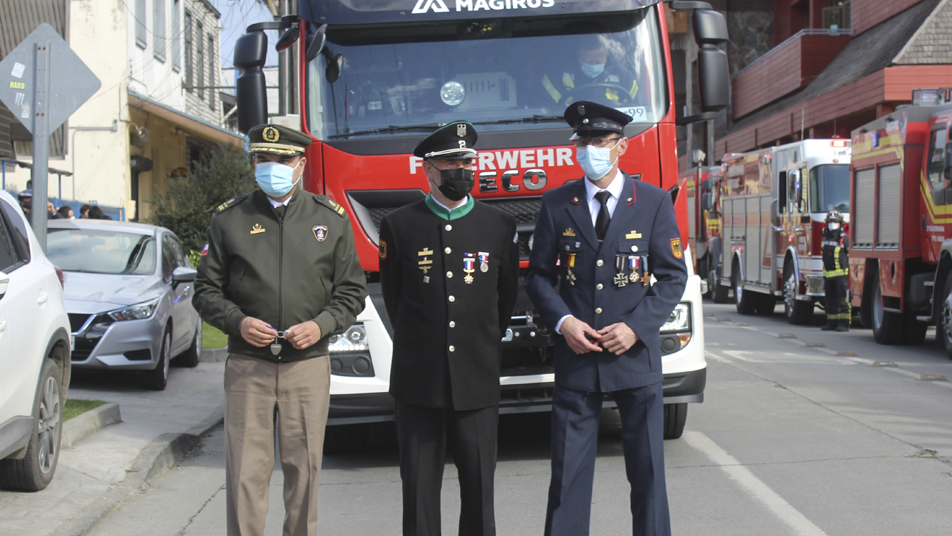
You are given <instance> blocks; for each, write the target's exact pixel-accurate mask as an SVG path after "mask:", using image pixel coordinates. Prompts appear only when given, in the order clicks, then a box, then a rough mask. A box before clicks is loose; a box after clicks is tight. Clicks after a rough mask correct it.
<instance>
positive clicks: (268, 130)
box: [261, 127, 281, 143]
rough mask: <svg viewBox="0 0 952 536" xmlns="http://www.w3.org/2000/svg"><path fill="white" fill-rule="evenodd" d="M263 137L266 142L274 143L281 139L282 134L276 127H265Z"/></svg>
mask: <svg viewBox="0 0 952 536" xmlns="http://www.w3.org/2000/svg"><path fill="white" fill-rule="evenodd" d="M261 136H262V137H263V138H264V141H267V142H271V143H274V142H276V141H278V140H279V139H280V138H281V133H280V132H278V129H276V128H274V127H265V129H264V130H263V131H262V132H261Z"/></svg>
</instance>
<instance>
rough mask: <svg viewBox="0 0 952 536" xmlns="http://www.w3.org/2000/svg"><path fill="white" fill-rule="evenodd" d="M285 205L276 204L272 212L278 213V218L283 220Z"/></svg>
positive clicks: (286, 207)
mask: <svg viewBox="0 0 952 536" xmlns="http://www.w3.org/2000/svg"><path fill="white" fill-rule="evenodd" d="M287 210H288V206H287V205H278V206H276V207H274V212H275V213H276V214H277V215H278V219H279V220H282V221H284V213H285V212H287Z"/></svg>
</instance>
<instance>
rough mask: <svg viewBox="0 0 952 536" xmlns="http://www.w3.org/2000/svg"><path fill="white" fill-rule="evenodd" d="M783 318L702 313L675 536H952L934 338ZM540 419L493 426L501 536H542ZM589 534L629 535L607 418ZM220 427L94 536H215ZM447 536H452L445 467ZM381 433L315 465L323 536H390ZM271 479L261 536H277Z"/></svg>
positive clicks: (452, 480) (942, 359) (387, 453)
mask: <svg viewBox="0 0 952 536" xmlns="http://www.w3.org/2000/svg"><path fill="white" fill-rule="evenodd" d="M779 311H780V307H778V314H777V315H774V316H772V317H769V318H764V317H753V316H752V317H747V316H740V315H738V314H737V313H736V311H735V310H734V308H733V306H726V305H713V304H711V303H710V302H706V303H705V315H706V318H705V322H706V340H707V345H708V348H707V352H708V366H709V370H708V387H707V391H706V400H705V402H704V403H703V404H696V405H692V406H691V407H690V411H689V414H688V420H687V426H686V429H685V432H684V435H683V437H682V438H681V439H678V440H670V441H666V442H665V456H666V467H667V478H668V494H669V500H670V504H671V516H672V523H673V527H674V533H675V534H681V535H695V534H704V535H711V536H719V535H771V536H773V535H788V534H790V535H824V534H826V535H830V536H833V535H837V536H840V535H862V536H871V535H890V536H891V535H907V534H908V535H913V534H914V535H946V534H949V533H950V532H952V529H950V527H952V508H950V503H952V463H950V461H952V458H950V456H952V411H950V408H952V383H950V382H949V381H947V380H946V379H952V361H950V360H949V359H948V357H946V356H945V354H944V352H943V351H942V349H941V347H940V346H938V345H936V344H935V341H934V335H933V334H932V333H931V331H930V335H929V336H928V338H927V344H926V345H925V346H919V347H885V346H879V345H876V344H875V343H874V342H873V340H872V334H871V332H870V331H869V330H863V329H854V330H853V331H851V332H850V333H833V332H821V331H820V330H819V325H820V324H817V325H814V326H790V325H788V324H787V323H786V322H785V321H784V320H783V318H782V317H781V316H780V315H779ZM548 432H549V425H548V417H547V416H546V415H529V416H503V418H502V419H501V422H500V444H499V463H498V467H497V471H496V518H497V528H498V534H500V535H517V534H518V535H522V534H541V532H542V526H543V521H544V518H545V501H546V490H547V486H548V480H549V465H548V458H549V442H548ZM596 470H597V473H596V480H595V492H594V500H593V505H592V511H593V516H592V517H593V521H592V530H591V533H592V534H593V535H599V536H603V535H623V534H631V524H630V517H629V516H628V514H627V503H628V485H627V482H626V480H625V476H624V475H625V473H624V460H623V458H622V455H621V444H620V440H619V436H618V427H617V420H616V418H615V415H614V414H613V413H611V412H606V413H605V415H604V416H603V423H602V432H601V435H600V443H599V457H598V462H597V466H596ZM224 478H225V477H224V469H223V450H222V432H221V428H219V429H217V430H216V431H215V432H213V433H212V434H209V435H208V436H206V437H205V438H204V439H203V446H202V448H201V449H200V450H197V451H196V452H195V453H194V454H193V455H192V456H191V457H190V458H188V459H187V460H185V461H184V462H183V463H182V464H181V465H180V466H179V467H177V468H175V469H173V470H171V471H169V472H168V473H166V474H165V475H163V476H161V477H159V478H158V479H156V480H155V481H153V483H152V485H151V487H150V488H149V489H147V490H143V492H142V493H141V494H140V495H139V496H138V497H137V498H135V499H134V500H132V501H130V502H128V503H126V504H125V505H123V507H122V508H120V509H118V510H117V511H116V512H115V513H114V514H113V515H112V516H110V517H109V518H107V519H106V520H104V521H103V522H102V523H101V524H100V525H99V526H98V527H97V528H96V529H95V530H94V531H93V532H92V533H91V534H93V535H94V536H107V535H109V536H111V535H117V536H118V535H122V536H128V535H130V534H137V535H155V536H159V535H167V534H168V535H181V536H191V535H196V536H197V535H203V536H204V535H206V534H223V533H224V532H225V528H224V510H225V507H224V489H223V485H224ZM443 489H444V491H443V530H444V533H445V534H454V533H456V530H457V529H456V519H457V516H458V513H459V499H458V486H457V481H456V475H455V469H454V468H453V466H452V464H451V463H450V464H448V465H447V467H446V472H445V476H444V488H443ZM400 502H401V500H400V477H399V473H398V468H397V452H396V446H395V442H394V438H393V432H392V428H391V427H380V428H379V429H377V430H376V433H375V435H374V445H373V447H372V448H371V449H370V450H369V451H368V452H363V453H355V454H351V455H346V456H326V457H325V462H324V471H323V473H322V479H321V491H320V499H319V503H320V519H319V529H318V532H319V534H334V535H336V536H349V535H355V536H356V535H361V536H363V535H366V534H375V535H381V536H385V535H398V534H400ZM282 516H283V506H282V504H281V473H280V471H279V470H278V471H276V472H275V474H274V477H273V479H272V487H271V512H270V514H269V519H268V527H267V531H266V533H267V534H268V535H278V534H280V533H281V521H282Z"/></svg>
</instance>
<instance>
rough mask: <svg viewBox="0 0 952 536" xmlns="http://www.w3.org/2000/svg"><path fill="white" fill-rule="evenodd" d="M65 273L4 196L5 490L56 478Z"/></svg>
mask: <svg viewBox="0 0 952 536" xmlns="http://www.w3.org/2000/svg"><path fill="white" fill-rule="evenodd" d="M70 347H71V339H70V331H69V318H68V317H67V315H66V307H65V305H64V304H63V275H62V272H61V271H60V270H59V269H58V268H56V267H55V266H53V264H52V263H51V262H50V261H49V260H47V258H46V255H44V254H43V251H42V250H41V249H40V246H39V243H38V242H37V241H36V236H35V235H34V234H33V230H32V229H31V228H30V225H29V222H28V221H27V219H26V218H25V217H24V215H23V212H22V211H21V210H20V207H19V206H18V205H17V202H16V201H15V200H14V199H13V197H12V196H11V195H10V194H8V193H7V192H4V191H0V488H2V489H9V490H22V491H38V490H41V489H43V488H45V487H46V486H47V484H49V483H50V481H51V480H52V479H53V473H54V471H55V470H56V462H57V460H58V459H59V451H60V436H61V432H62V429H63V404H64V403H65V402H66V389H67V387H68V386H69V377H70Z"/></svg>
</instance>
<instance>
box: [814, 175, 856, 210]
mask: <svg viewBox="0 0 952 536" xmlns="http://www.w3.org/2000/svg"><path fill="white" fill-rule="evenodd" d="M831 210H838V211H840V212H842V213H846V212H849V210H850V167H849V165H848V164H826V165H822V166H816V167H815V168H813V169H811V170H810V212H823V213H826V212H829V211H831Z"/></svg>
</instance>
